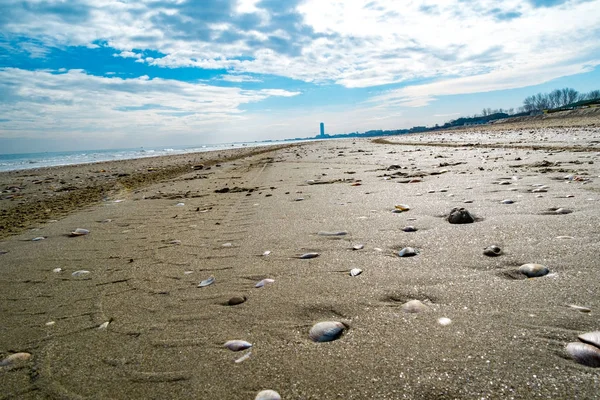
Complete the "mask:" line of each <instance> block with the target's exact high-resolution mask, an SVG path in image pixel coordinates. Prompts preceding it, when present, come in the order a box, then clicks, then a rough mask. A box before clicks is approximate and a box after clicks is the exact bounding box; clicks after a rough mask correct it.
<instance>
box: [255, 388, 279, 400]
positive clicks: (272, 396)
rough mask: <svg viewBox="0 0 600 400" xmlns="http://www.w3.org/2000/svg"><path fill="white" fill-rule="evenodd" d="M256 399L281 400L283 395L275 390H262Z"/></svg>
mask: <svg viewBox="0 0 600 400" xmlns="http://www.w3.org/2000/svg"><path fill="white" fill-rule="evenodd" d="M254 400H281V396H280V395H279V393H277V392H276V391H274V390H261V391H260V392H258V394H257V395H256V397H255V398H254Z"/></svg>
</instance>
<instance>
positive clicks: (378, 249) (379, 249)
mask: <svg viewBox="0 0 600 400" xmlns="http://www.w3.org/2000/svg"><path fill="white" fill-rule="evenodd" d="M373 250H375V251H383V249H381V248H379V247H374V248H373Z"/></svg>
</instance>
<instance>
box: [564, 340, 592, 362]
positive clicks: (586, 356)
mask: <svg viewBox="0 0 600 400" xmlns="http://www.w3.org/2000/svg"><path fill="white" fill-rule="evenodd" d="M566 350H567V353H569V355H570V356H571V357H572V358H573V359H574V360H575V361H577V362H578V363H579V364H583V365H585V366H588V367H592V368H598V367H600V349H599V348H598V347H596V346H592V345H591V344H587V343H580V342H572V343H569V344H568V345H567V349H566Z"/></svg>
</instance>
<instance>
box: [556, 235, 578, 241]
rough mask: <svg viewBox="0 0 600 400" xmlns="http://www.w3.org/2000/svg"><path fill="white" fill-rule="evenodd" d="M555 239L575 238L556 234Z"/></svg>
mask: <svg viewBox="0 0 600 400" xmlns="http://www.w3.org/2000/svg"><path fill="white" fill-rule="evenodd" d="M556 239H561V240H562V239H575V237H573V236H557V237H556Z"/></svg>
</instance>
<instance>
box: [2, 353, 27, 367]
mask: <svg viewBox="0 0 600 400" xmlns="http://www.w3.org/2000/svg"><path fill="white" fill-rule="evenodd" d="M30 358H31V354H29V353H14V354H11V355H10V356H8V357H6V358H5V359H3V360H2V361H0V367H8V366H11V365H14V364H16V363H19V362H24V361H27V360H29V359H30Z"/></svg>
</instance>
